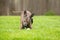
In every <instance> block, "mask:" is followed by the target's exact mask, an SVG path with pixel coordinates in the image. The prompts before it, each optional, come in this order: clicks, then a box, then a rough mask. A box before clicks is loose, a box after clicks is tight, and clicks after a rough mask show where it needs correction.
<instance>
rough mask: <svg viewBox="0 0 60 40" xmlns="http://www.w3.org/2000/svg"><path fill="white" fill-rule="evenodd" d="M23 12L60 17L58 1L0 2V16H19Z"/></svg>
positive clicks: (12, 0) (23, 0)
mask: <svg viewBox="0 0 60 40" xmlns="http://www.w3.org/2000/svg"><path fill="white" fill-rule="evenodd" d="M23 10H29V11H31V12H32V13H34V14H35V15H60V0H0V15H8V16H9V15H20V14H21V11H23Z"/></svg>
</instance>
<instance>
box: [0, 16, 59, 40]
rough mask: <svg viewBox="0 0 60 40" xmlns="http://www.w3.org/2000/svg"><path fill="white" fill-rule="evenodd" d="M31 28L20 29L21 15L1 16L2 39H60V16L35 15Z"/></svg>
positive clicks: (0, 31) (0, 36)
mask: <svg viewBox="0 0 60 40" xmlns="http://www.w3.org/2000/svg"><path fill="white" fill-rule="evenodd" d="M33 19H34V23H33V25H32V29H31V30H26V29H24V30H21V29H20V16H0V40H60V16H34V17H33Z"/></svg>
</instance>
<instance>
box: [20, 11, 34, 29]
mask: <svg viewBox="0 0 60 40" xmlns="http://www.w3.org/2000/svg"><path fill="white" fill-rule="evenodd" d="M33 16H34V14H32V13H31V12H29V11H26V10H25V11H23V12H22V13H21V29H24V28H30V29H32V23H33V18H32V17H33Z"/></svg>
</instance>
